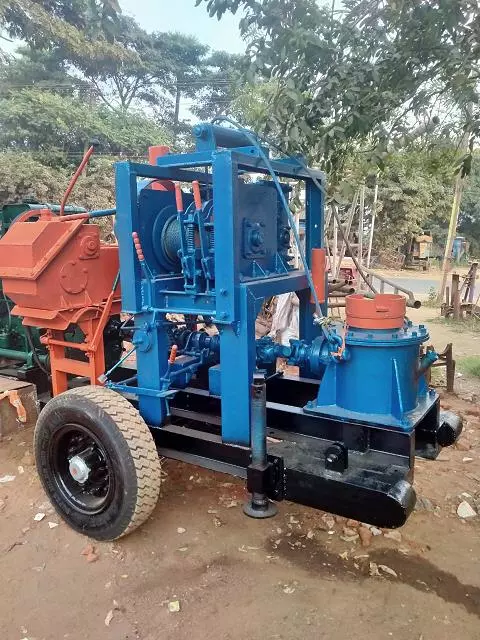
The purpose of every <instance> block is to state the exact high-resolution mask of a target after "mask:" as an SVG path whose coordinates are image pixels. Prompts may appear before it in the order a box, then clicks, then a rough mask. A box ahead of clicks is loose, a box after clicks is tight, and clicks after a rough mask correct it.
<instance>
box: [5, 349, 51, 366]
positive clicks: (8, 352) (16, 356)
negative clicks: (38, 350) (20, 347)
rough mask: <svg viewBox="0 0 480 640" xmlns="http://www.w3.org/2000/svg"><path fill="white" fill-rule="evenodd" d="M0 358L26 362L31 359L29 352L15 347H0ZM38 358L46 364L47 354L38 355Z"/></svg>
mask: <svg viewBox="0 0 480 640" xmlns="http://www.w3.org/2000/svg"><path fill="white" fill-rule="evenodd" d="M0 358H5V359H6V360H20V361H21V362H28V361H29V360H30V359H31V352H26V351H17V350H16V349H0ZM38 358H39V360H40V361H41V362H42V363H43V364H46V362H47V360H48V356H47V355H45V354H43V353H42V354H40V355H38Z"/></svg>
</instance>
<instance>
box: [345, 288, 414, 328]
mask: <svg viewBox="0 0 480 640" xmlns="http://www.w3.org/2000/svg"><path fill="white" fill-rule="evenodd" d="M406 309H407V301H406V300H405V298H404V297H403V296H400V295H397V294H393V293H379V294H377V295H376V296H375V297H374V298H365V296H363V295H362V294H360V293H354V294H353V295H350V296H347V297H346V321H347V324H348V326H349V327H355V328H357V329H400V328H401V327H402V326H403V322H404V319H405V312H406Z"/></svg>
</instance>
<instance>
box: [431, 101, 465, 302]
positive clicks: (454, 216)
mask: <svg viewBox="0 0 480 640" xmlns="http://www.w3.org/2000/svg"><path fill="white" fill-rule="evenodd" d="M467 112H468V110H467ZM469 135H470V130H469V129H468V127H465V131H464V132H463V136H462V141H461V143H460V149H461V151H465V150H466V149H467V145H468V138H469ZM464 185H465V176H464V174H463V171H462V169H460V171H459V172H458V174H457V177H456V178H455V192H454V196H453V203H452V211H451V214H450V224H449V226H448V236H447V243H446V245H445V253H444V256H443V265H442V282H441V285H440V289H439V291H438V296H437V302H438V303H442V302H443V297H444V295H445V287H446V286H447V278H448V274H449V272H450V271H451V269H452V249H453V241H454V239H455V234H456V233H457V225H458V215H459V213H460V204H461V202H462V195H463V187H464Z"/></svg>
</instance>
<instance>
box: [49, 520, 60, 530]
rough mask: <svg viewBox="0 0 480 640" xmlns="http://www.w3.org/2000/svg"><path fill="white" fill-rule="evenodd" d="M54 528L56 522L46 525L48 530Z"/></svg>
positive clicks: (56, 524) (56, 525)
mask: <svg viewBox="0 0 480 640" xmlns="http://www.w3.org/2000/svg"><path fill="white" fill-rule="evenodd" d="M55 527H58V522H49V523H48V528H49V529H55Z"/></svg>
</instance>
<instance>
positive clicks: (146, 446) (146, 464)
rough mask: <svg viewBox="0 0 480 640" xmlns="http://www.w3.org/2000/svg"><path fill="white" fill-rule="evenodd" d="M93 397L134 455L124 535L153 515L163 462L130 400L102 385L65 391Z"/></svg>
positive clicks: (66, 394) (93, 401)
mask: <svg viewBox="0 0 480 640" xmlns="http://www.w3.org/2000/svg"><path fill="white" fill-rule="evenodd" d="M68 395H75V396H81V397H83V398H86V399H88V400H90V402H92V403H94V404H95V405H97V406H98V407H99V408H100V409H101V410H102V411H103V412H105V413H106V414H107V415H108V416H109V417H110V418H111V419H112V420H113V421H114V422H115V424H116V426H117V427H118V429H119V431H120V432H121V434H122V435H123V437H124V439H125V442H126V443H127V446H128V448H129V451H130V454H131V456H132V460H133V464H134V466H135V473H136V478H137V495H136V501H135V509H134V511H133V514H132V516H131V518H130V522H129V523H128V524H127V526H126V527H125V529H124V530H123V532H122V533H120V534H119V535H118V536H116V538H121V537H123V536H125V535H127V534H129V533H131V532H132V531H134V530H135V529H136V528H137V527H139V526H140V525H141V524H143V523H144V522H145V521H146V520H147V519H148V518H149V516H150V515H151V513H152V511H153V510H154V509H155V506H156V504H157V500H158V496H159V494H160V478H161V465H160V460H159V457H158V453H157V449H156V447H155V442H154V440H153V438H152V434H151V433H150V430H149V429H148V427H147V425H146V423H145V421H144V420H143V418H142V417H141V415H140V413H139V412H138V410H137V409H135V407H133V406H132V405H131V404H130V402H129V401H128V400H127V399H126V398H124V397H123V396H121V395H120V394H119V393H117V392H115V391H113V390H112V389H106V388H105V387H100V386H87V387H76V388H74V389H70V390H69V391H66V392H65V393H63V394H62V396H65V397H66V396H68Z"/></svg>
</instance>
